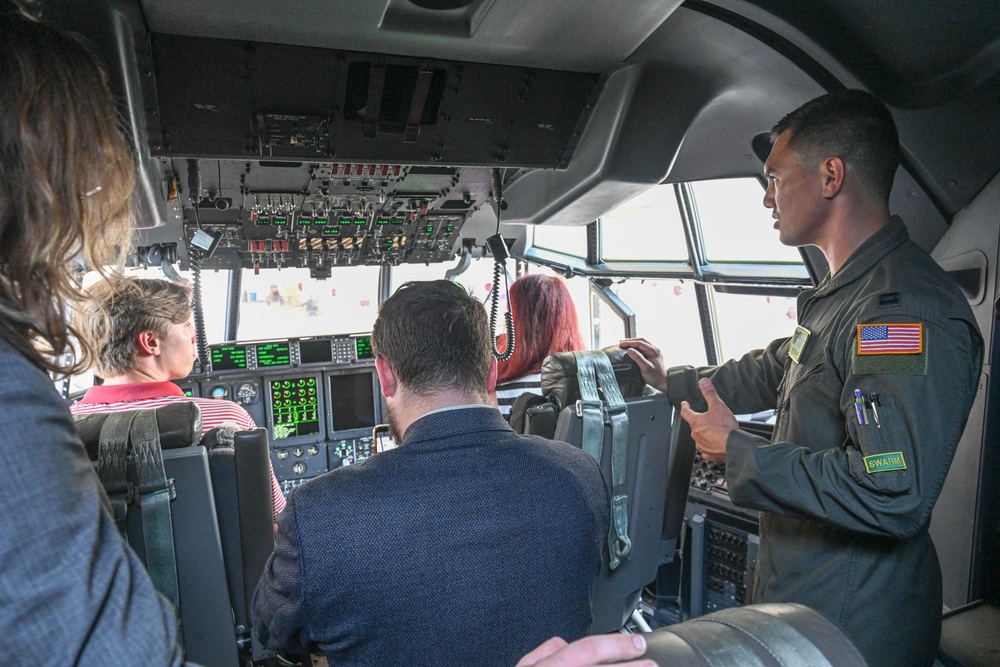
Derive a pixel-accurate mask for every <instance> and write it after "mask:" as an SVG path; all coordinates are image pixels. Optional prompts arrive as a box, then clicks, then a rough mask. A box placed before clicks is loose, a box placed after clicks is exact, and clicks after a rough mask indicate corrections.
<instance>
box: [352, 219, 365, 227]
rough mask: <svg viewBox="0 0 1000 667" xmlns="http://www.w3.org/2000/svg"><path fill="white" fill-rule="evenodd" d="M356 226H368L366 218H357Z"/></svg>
mask: <svg viewBox="0 0 1000 667" xmlns="http://www.w3.org/2000/svg"><path fill="white" fill-rule="evenodd" d="M354 224H355V225H358V226H361V225H367V224H368V220H366V219H365V218H355V219H354Z"/></svg>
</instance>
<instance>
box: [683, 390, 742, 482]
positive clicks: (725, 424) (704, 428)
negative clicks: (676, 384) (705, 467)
mask: <svg viewBox="0 0 1000 667" xmlns="http://www.w3.org/2000/svg"><path fill="white" fill-rule="evenodd" d="M698 386H699V387H701V395H702V396H704V397H705V400H706V401H707V402H708V410H707V411H706V412H695V411H694V410H692V409H691V406H690V405H689V404H688V402H687V401H682V402H681V418H682V419H683V420H684V421H686V422H687V423H688V425H689V426H690V427H691V436H692V437H693V438H694V444H695V445H696V446H697V447H698V451H699V452H701V455H702V457H704V459H705V460H706V461H711V462H713V463H724V462H725V460H726V441H727V440H728V439H729V434H730V433H732V432H733V431H734V430H736V429H737V428H738V425H737V423H736V417H735V416H733V412H732V410H730V409H729V407H728V406H727V405H726V404H725V403H723V402H722V399H721V398H719V395H718V394H717V393H716V392H715V387H714V386H713V385H712V381H711V380H709V379H708V378H702V379H701V380H700V381H699V382H698Z"/></svg>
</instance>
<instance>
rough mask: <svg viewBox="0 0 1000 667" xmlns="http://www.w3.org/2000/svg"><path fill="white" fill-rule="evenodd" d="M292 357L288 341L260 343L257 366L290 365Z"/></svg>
mask: <svg viewBox="0 0 1000 667" xmlns="http://www.w3.org/2000/svg"><path fill="white" fill-rule="evenodd" d="M291 363H292V359H291V357H290V356H289V354H288V343H287V342H285V343H259V344H258V345H257V367H258V368H269V367H272V366H289V365H291Z"/></svg>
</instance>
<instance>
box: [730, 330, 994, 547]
mask: <svg viewBox="0 0 1000 667" xmlns="http://www.w3.org/2000/svg"><path fill="white" fill-rule="evenodd" d="M909 321H911V322H915V320H913V319H912V318H909ZM923 335H924V344H925V348H924V352H923V354H922V355H921V356H922V358H918V357H917V355H913V356H906V355H896V357H899V358H896V359H890V358H889V357H888V356H882V357H881V358H880V359H876V360H874V362H873V359H861V358H860V356H859V355H858V354H857V352H856V350H857V336H856V334H855V335H852V336H851V337H850V338H849V340H848V341H847V344H846V346H845V349H844V350H843V352H844V355H845V356H844V359H845V361H846V363H845V370H846V374H845V375H844V378H843V382H842V386H841V387H838V388H837V389H836V392H835V395H837V396H839V405H838V406H836V409H838V410H839V411H840V413H841V415H842V418H843V421H842V422H840V423H841V424H843V429H844V431H843V433H842V435H838V434H832V435H833V436H834V437H837V438H843V441H842V444H841V445H840V446H833V447H811V446H810V442H808V438H805V439H803V435H804V434H816V433H817V432H818V429H821V428H823V425H822V424H821V423H818V422H819V420H818V419H817V417H816V414H808V413H805V414H803V413H802V412H803V411H801V410H800V411H798V412H796V411H794V410H793V411H791V412H790V413H789V414H788V416H787V418H788V419H789V420H791V423H790V425H789V428H788V432H789V433H791V434H794V435H795V438H796V439H798V440H802V441H800V442H794V443H793V442H776V443H771V442H768V441H766V440H764V439H763V438H759V437H756V436H753V435H750V434H748V433H745V432H741V431H734V432H733V433H731V434H730V437H729V440H728V442H727V461H726V473H727V481H728V487H729V492H730V497H731V498H732V500H733V502H734V503H736V504H737V505H740V506H742V507H749V508H753V509H757V510H762V511H768V512H773V513H776V514H781V515H786V516H793V517H798V518H807V519H812V520H818V521H823V522H825V523H829V524H833V525H834V526H837V527H840V528H845V529H848V530H852V531H858V532H862V533H868V534H872V535H880V536H888V537H894V538H897V539H903V538H907V537H910V536H912V535H914V534H915V533H916V532H918V531H919V530H920V529H922V527H923V526H924V525H926V523H927V521H928V520H929V518H930V512H931V509H932V508H933V506H934V502H935V501H936V500H937V496H938V493H939V492H940V490H941V486H942V485H943V484H944V480H945V476H946V475H947V473H948V468H949V466H950V465H951V460H952V457H953V455H954V453H955V449H956V447H957V444H958V440H959V438H960V437H961V435H962V431H963V429H964V427H965V422H966V419H967V418H968V415H969V410H970V408H971V405H972V401H973V399H974V398H975V394H976V387H977V382H978V376H979V368H980V364H981V361H982V341H981V338H980V337H979V334H978V332H977V331H976V330H975V329H974V328H973V326H972V325H971V324H969V323H966V322H965V321H963V320H949V321H945V322H925V323H924V324H923ZM904 356H906V358H905V359H902V357H904ZM832 373H834V372H833V371H831V374H832ZM855 389H857V390H859V391H860V392H861V394H862V396H864V397H866V398H869V399H870V398H871V397H872V396H873V395H875V394H877V395H878V397H879V404H877V405H875V409H874V410H872V409H871V407H870V403H869V406H866V407H865V408H864V409H863V410H862V416H861V418H859V416H858V407H856V405H857V404H856V401H855ZM798 391H801V392H813V393H820V392H819V390H818V389H817V388H813V387H809V386H808V385H806V386H803V387H801V388H800V389H798ZM875 411H877V412H878V423H876V422H875V414H874V413H875ZM806 412H808V411H806ZM866 416H867V418H868V423H859V421H864V418H865V417H866ZM811 420H812V421H811ZM838 428H840V427H839V426H838ZM817 437H819V436H817Z"/></svg>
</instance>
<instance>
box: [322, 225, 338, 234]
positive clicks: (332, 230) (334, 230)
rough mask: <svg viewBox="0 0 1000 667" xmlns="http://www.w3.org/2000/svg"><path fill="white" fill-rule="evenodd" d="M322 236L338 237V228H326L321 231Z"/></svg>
mask: <svg viewBox="0 0 1000 667" xmlns="http://www.w3.org/2000/svg"><path fill="white" fill-rule="evenodd" d="M323 236H340V227H327V228H326V229H324V230H323Z"/></svg>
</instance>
